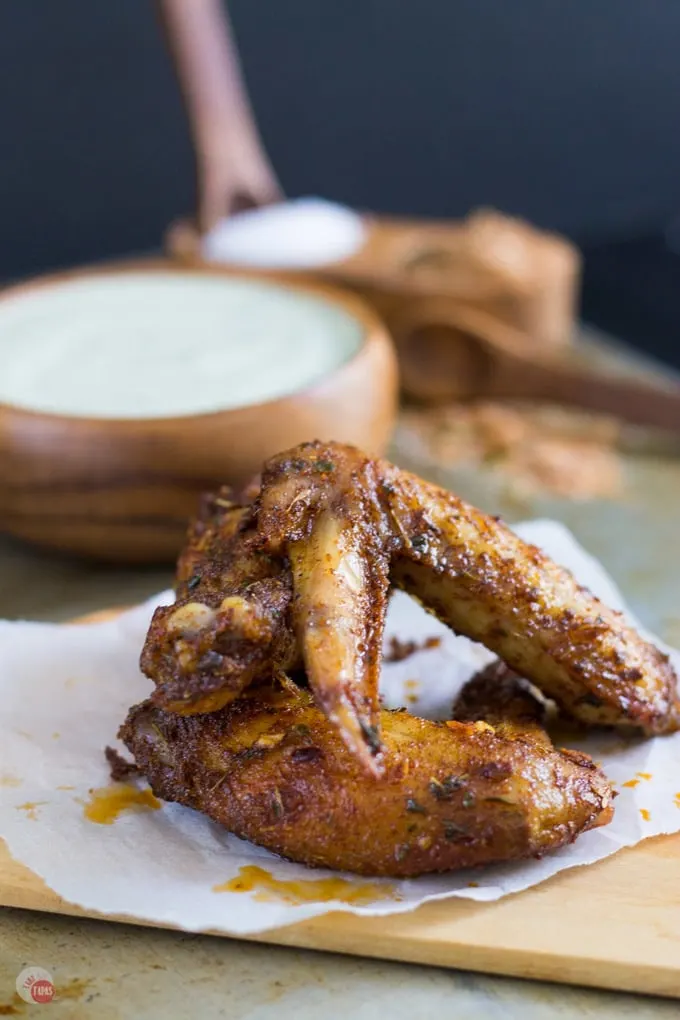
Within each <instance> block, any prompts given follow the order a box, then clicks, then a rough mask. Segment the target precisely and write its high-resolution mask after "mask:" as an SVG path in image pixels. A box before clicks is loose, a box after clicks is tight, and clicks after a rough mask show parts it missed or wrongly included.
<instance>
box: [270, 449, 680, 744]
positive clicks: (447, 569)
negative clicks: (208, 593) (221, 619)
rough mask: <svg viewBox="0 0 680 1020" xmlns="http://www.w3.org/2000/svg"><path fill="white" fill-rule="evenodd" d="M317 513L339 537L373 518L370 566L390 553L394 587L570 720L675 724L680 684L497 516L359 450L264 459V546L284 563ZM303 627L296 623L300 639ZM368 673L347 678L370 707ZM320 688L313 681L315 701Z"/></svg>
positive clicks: (324, 623)
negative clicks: (333, 519) (331, 519)
mask: <svg viewBox="0 0 680 1020" xmlns="http://www.w3.org/2000/svg"><path fill="white" fill-rule="evenodd" d="M365 506H367V507H368V508H369V509H368V510H365V509H364V507H365ZM320 514H323V515H334V516H337V517H338V518H339V521H338V529H339V530H340V529H341V528H342V527H343V526H349V522H350V521H355V520H361V519H365V520H367V521H368V522H369V524H368V527H372V528H373V529H374V531H373V536H374V541H373V542H366V543H365V544H364V545H363V546H362V549H361V551H362V552H363V555H364V557H365V559H367V560H372V559H373V558H374V556H375V553H374V549H375V547H376V546H377V547H378V548H381V549H382V550H384V551H386V552H387V554H388V556H389V563H390V570H389V577H390V580H391V582H392V583H393V584H395V585H397V586H398V587H402V588H404V589H405V590H406V591H407V592H409V593H410V594H411V595H413V596H415V597H416V598H417V599H419V600H420V601H421V602H422V603H423V605H424V606H425V607H426V608H427V609H429V610H430V611H431V612H433V613H434V614H435V615H437V616H438V617H439V618H440V619H441V620H442V621H443V622H445V623H447V624H448V625H449V626H450V627H451V628H452V629H453V630H454V631H456V632H457V633H460V634H464V635H466V636H467V637H469V638H472V639H473V640H475V641H479V642H481V643H482V644H484V645H485V646H486V647H487V648H490V649H491V650H493V651H495V652H496V653H497V654H498V655H499V656H500V657H501V658H502V659H503V660H504V661H505V662H506V663H508V664H509V665H510V666H511V667H512V668H513V669H515V670H517V671H518V672H519V673H520V674H521V675H523V676H526V677H527V678H528V679H530V680H531V681H532V682H533V683H535V684H536V686H537V687H539V688H540V689H541V690H542V691H543V692H544V693H545V694H547V695H548V696H549V697H551V698H553V699H554V700H555V701H556V702H558V704H559V705H560V706H561V707H562V708H564V709H566V710H567V712H568V713H570V714H571V715H572V716H573V717H574V718H576V719H579V720H580V721H582V722H584V723H587V724H591V725H593V724H596V725H614V726H631V727H636V728H639V729H641V730H643V732H645V733H647V734H654V733H664V732H668V731H671V730H674V729H676V728H677V727H678V723H679V708H678V702H677V678H676V676H675V673H674V671H673V669H672V667H671V665H670V662H669V660H668V658H667V656H665V655H663V654H662V653H661V652H660V651H659V650H658V649H656V648H655V647H654V646H653V645H650V644H649V643H648V642H646V641H644V640H643V639H642V638H641V637H640V636H639V635H638V634H637V633H636V632H635V631H634V630H633V629H632V628H631V627H630V626H629V625H628V624H626V622H625V621H624V619H623V617H622V616H621V614H619V613H615V612H614V611H613V610H611V609H608V608H607V607H606V606H604V605H603V604H602V603H601V602H600V601H599V600H598V599H596V598H595V597H594V596H593V595H592V594H591V593H590V592H589V591H587V589H585V588H583V587H582V586H580V585H579V584H577V582H576V581H575V579H574V578H573V576H572V575H571V574H570V573H569V572H568V571H567V570H565V569H563V568H562V567H559V566H557V564H555V563H553V562H552V561H551V560H550V559H548V557H546V556H545V555H543V553H541V552H540V550H538V549H537V548H536V547H534V546H531V545H528V544H527V543H525V542H523V541H522V540H521V539H520V538H519V537H518V536H517V535H515V534H514V533H513V532H512V531H511V530H510V529H509V528H507V527H505V525H503V524H502V523H501V522H500V521H498V520H497V519H495V518H492V517H489V516H487V515H486V514H483V513H481V512H480V511H478V510H475V509H474V508H473V507H471V506H469V505H468V504H467V503H465V502H463V500H461V499H458V498H457V497H456V496H454V495H453V494H451V493H448V492H445V491H444V490H443V489H440V488H438V487H437V486H434V485H431V484H428V483H426V482H424V481H422V480H421V479H420V478H417V477H415V476H414V475H411V474H409V473H407V472H405V471H401V470H399V469H398V468H396V467H394V466H393V465H391V464H388V463H387V462H384V461H380V462H376V461H369V460H368V459H367V458H365V457H363V456H362V455H361V454H360V453H358V451H356V450H354V449H353V448H349V447H344V446H340V445H338V444H323V443H308V444H304V445H303V446H301V447H298V448H297V449H295V450H293V451H289V452H287V453H284V454H280V455H279V456H278V457H274V458H272V460H271V461H269V462H268V464H267V465H265V469H264V472H263V476H262V489H261V493H260V497H259V500H258V503H257V509H256V516H257V528H258V531H259V533H260V534H261V535H262V540H263V544H264V547H265V548H266V549H267V550H268V551H270V552H272V553H273V554H281V553H285V552H286V551H287V550H288V549H289V548H290V544H291V543H294V544H298V543H299V542H302V541H305V539H307V540H309V535H310V533H311V532H312V530H313V529H314V528H315V526H316V522H317V520H318V517H319V515H320ZM362 515H363V518H362ZM364 569H365V568H364ZM360 572H361V571H360V569H359V568H358V569H356V570H355V572H354V573H355V575H356V576H359V575H360ZM359 587H360V586H359ZM364 591H365V590H364ZM361 594H363V593H357V595H356V598H357V600H358V599H359V598H360V597H361ZM371 604H372V617H371V621H372V623H371V625H372V631H373V634H374V635H376V641H377V635H378V631H379V630H381V629H382V625H383V621H384V614H385V602H384V597H383V600H382V601H381V602H378V601H377V600H376V593H375V592H373V593H372V599H371ZM336 605H337V603H336ZM345 611H346V606H345V607H344V608H343V612H345ZM304 626H305V625H304V621H303V622H302V623H300V621H298V636H299V637H300V634H301V628H302V639H303V642H304ZM335 626H336V614H334V613H333V612H330V611H329V612H328V613H327V614H326V616H325V617H324V616H323V615H322V616H319V617H317V618H316V619H315V621H314V627H315V630H316V634H315V641H316V643H317V644H318V645H323V644H324V643H325V642H326V641H327V640H328V641H330V633H331V631H332V630H333V629H334V628H335ZM348 639H349V638H348ZM338 640H341V638H340V639H338V637H337V635H336V637H335V641H336V644H337V641H338ZM357 647H358V646H357V645H356V644H355V651H354V655H355V656H356V654H357V653H356V648H357ZM347 654H351V653H350V652H348V653H347ZM305 664H306V665H307V667H308V669H309V663H308V661H307V657H306V656H305ZM365 677H366V671H365V670H364V674H363V676H362V673H361V672H360V671H359V672H355V674H354V685H355V688H357V689H358V690H357V694H355V698H359V697H361V694H362V693H363V694H364V695H365V697H367V698H369V697H372V691H373V685H372V683H370V684H369V683H367V682H366V680H365ZM326 682H328V681H327V680H326V678H325V677H324V676H323V675H321V674H320V673H319V674H318V675H317V676H316V678H315V683H314V685H313V686H314V689H315V691H317V693H318V691H319V688H320V687H321V685H322V684H324V683H326ZM320 703H323V702H322V700H321V699H320Z"/></svg>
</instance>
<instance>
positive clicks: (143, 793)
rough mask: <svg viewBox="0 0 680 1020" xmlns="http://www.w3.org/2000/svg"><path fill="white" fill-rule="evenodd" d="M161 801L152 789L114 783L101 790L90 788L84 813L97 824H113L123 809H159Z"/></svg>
mask: <svg viewBox="0 0 680 1020" xmlns="http://www.w3.org/2000/svg"><path fill="white" fill-rule="evenodd" d="M160 806H161V802H160V801H159V800H158V798H157V797H154V795H153V794H152V792H151V790H138V789H137V788H136V787H135V786H129V785H128V784H127V783H114V784H113V786H103V787H102V788H101V789H99V790H90V800H89V801H88V802H87V803H86V804H85V805H84V808H83V814H84V815H85V817H86V818H87V819H88V821H90V822H96V823H97V825H113V823H114V822H115V820H116V818H118V816H119V815H120V814H122V813H123V811H157V810H158V808H159V807H160Z"/></svg>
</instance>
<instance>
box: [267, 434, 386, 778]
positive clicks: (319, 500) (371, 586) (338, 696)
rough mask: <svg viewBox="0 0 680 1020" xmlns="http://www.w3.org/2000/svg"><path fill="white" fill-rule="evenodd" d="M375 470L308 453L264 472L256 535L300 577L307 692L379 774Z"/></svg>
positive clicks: (379, 570) (336, 455)
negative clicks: (308, 691) (313, 695)
mask: <svg viewBox="0 0 680 1020" xmlns="http://www.w3.org/2000/svg"><path fill="white" fill-rule="evenodd" d="M375 490H376V478H375V463H374V462H372V461H370V460H369V459H368V458H367V457H364V456H363V455H362V454H360V453H359V452H358V451H357V450H353V449H350V448H347V447H335V446H334V447H332V448H331V447H328V446H323V447H321V448H320V450H319V451H318V452H317V450H316V448H315V447H313V446H311V445H309V446H305V447H302V448H298V449H297V450H294V451H293V456H292V459H291V458H290V457H289V455H288V454H285V453H284V454H282V455H281V456H280V457H274V458H272V460H270V461H269V462H268V463H267V464H266V465H265V470H264V473H263V478H262V488H261V493H260V496H259V501H258V505H257V517H258V531H259V534H260V536H265V546H266V549H267V551H268V553H269V554H270V555H279V556H281V555H285V556H287V557H288V559H289V560H290V565H291V570H292V574H293V589H294V592H295V594H294V599H293V606H292V619H293V627H294V630H295V634H296V638H297V641H298V644H299V647H300V649H301V651H302V655H303V659H304V665H305V671H306V674H307V677H308V680H309V684H310V686H311V688H312V690H313V692H314V694H315V696H316V700H317V704H318V705H319V707H320V708H321V709H322V710H323V711H324V712H325V713H326V715H327V716H328V718H329V719H331V720H332V721H333V722H334V723H335V725H336V726H337V727H338V728H339V731H340V733H341V734H342V736H343V739H344V740H345V743H346V744H347V746H348V747H349V749H350V750H351V751H352V752H353V753H354V754H356V755H357V756H358V757H359V758H360V759H361V760H362V761H363V763H364V765H365V766H366V767H367V768H368V770H369V771H373V772H377V771H379V764H378V762H377V761H376V759H375V755H376V754H377V752H378V751H379V750H380V740H379V737H378V726H377V723H378V680H379V675H380V654H381V647H382V634H383V628H384V622H385V612H386V609H387V592H388V587H389V580H388V568H389V554H388V549H387V539H388V538H389V535H388V533H387V532H386V530H385V524H386V521H385V518H384V515H383V514H382V513H381V510H380V506H379V504H378V502H377V500H376V498H375Z"/></svg>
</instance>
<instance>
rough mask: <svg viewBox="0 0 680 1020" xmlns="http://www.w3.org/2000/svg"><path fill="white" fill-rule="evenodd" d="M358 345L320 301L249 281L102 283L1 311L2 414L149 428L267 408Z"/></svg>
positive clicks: (151, 276) (128, 277)
mask: <svg viewBox="0 0 680 1020" xmlns="http://www.w3.org/2000/svg"><path fill="white" fill-rule="evenodd" d="M361 342H362V326H361V324H360V323H359V321H358V320H356V319H354V318H353V317H352V316H351V315H349V314H348V313H347V312H345V311H344V310H343V309H342V308H340V307H339V306H337V305H334V304H333V303H332V302H330V301H324V300H323V299H321V298H316V297H313V296H311V295H310V296H307V295H306V294H303V293H302V292H299V291H295V290H288V289H287V288H285V287H282V286H277V285H275V284H269V283H265V282H262V283H261V282H259V281H251V280H239V279H235V278H228V277H219V276H210V275H199V274H196V273H184V274H183V273H172V272H163V271H159V272H153V273H145V272H140V273H121V274H116V273H111V274H106V275H101V276H92V277H88V278H81V279H79V280H74V281H70V282H66V283H62V284H56V285H53V286H47V287H44V288H42V289H39V290H35V291H32V292H27V293H26V294H23V295H22V294H18V295H16V296H15V297H8V298H6V299H5V300H4V301H0V403H9V404H14V405H15V406H18V407H23V408H28V409H31V410H35V411H42V412H47V413H53V414H65V415H80V416H93V417H101V418H159V417H171V416H175V415H190V414H199V413H205V412H209V411H217V410H222V409H227V408H233V407H242V406H244V405H247V404H255V403H260V402H262V401H266V400H273V399H276V398H277V397H282V396H284V395H286V394H290V393H294V392H297V391H298V390H302V389H305V388H306V387H308V386H310V385H312V384H313V383H315V382H318V381H319V380H320V379H322V378H323V377H324V376H325V375H327V374H328V373H329V372H331V371H333V369H335V368H337V367H339V366H340V365H342V364H343V363H345V362H346V361H348V360H349V359H350V358H351V357H352V356H353V355H354V354H355V353H356V351H357V350H358V349H359V347H360V345H361Z"/></svg>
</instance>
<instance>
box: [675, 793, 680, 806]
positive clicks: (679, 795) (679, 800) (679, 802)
mask: <svg viewBox="0 0 680 1020" xmlns="http://www.w3.org/2000/svg"><path fill="white" fill-rule="evenodd" d="M674 800H675V806H676V807H678V808H680V793H676V795H675V798H674Z"/></svg>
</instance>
